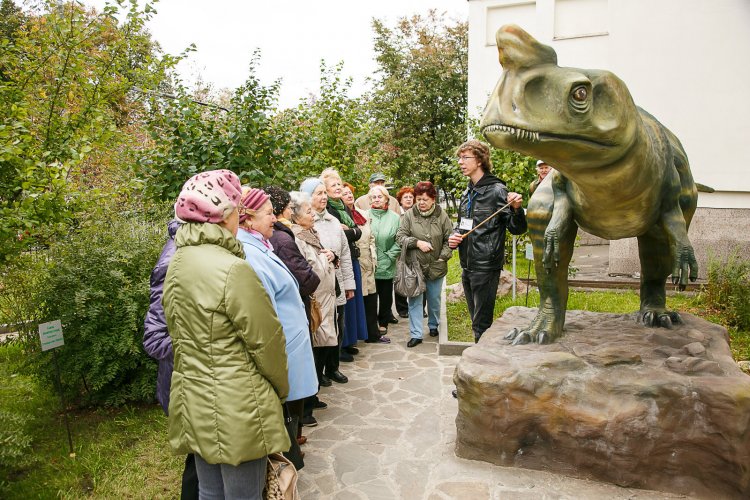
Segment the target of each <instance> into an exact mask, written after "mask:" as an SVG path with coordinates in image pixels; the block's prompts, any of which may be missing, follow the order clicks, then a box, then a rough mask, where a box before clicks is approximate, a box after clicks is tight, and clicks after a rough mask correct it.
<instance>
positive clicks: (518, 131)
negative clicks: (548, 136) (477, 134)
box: [482, 125, 539, 141]
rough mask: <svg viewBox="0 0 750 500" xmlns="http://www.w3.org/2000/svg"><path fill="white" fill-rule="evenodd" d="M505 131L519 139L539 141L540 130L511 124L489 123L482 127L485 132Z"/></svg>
mask: <svg viewBox="0 0 750 500" xmlns="http://www.w3.org/2000/svg"><path fill="white" fill-rule="evenodd" d="M498 131H499V132H505V133H506V134H510V135H513V136H515V137H516V139H518V140H525V141H539V132H535V131H532V130H525V129H522V128H517V127H511V126H509V125H487V126H486V127H484V128H483V129H482V133H484V132H498Z"/></svg>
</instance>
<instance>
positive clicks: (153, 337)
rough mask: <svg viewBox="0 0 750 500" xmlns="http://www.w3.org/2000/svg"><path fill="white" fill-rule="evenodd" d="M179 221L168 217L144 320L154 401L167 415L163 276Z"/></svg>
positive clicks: (169, 364) (168, 348)
mask: <svg viewBox="0 0 750 500" xmlns="http://www.w3.org/2000/svg"><path fill="white" fill-rule="evenodd" d="M178 227H180V223H179V222H177V221H176V220H171V221H169V223H167V232H168V234H169V238H168V239H167V242H166V243H165V244H164V248H163V249H162V251H161V255H160V256H159V260H158V261H156V266H155V267H154V270H153V271H151V304H150V305H149V307H148V312H147V313H146V319H145V320H144V322H143V348H144V349H145V350H146V353H147V354H148V355H149V356H151V357H152V358H154V359H156V360H158V361H159V371H158V374H157V376H156V400H157V401H158V402H159V403H160V404H161V407H162V408H164V413H167V414H168V408H169V388H170V386H171V385H172V368H173V361H172V339H171V338H170V337H169V332H168V331H167V320H166V318H165V317H164V308H163V307H162V305H161V296H162V291H163V287H164V278H165V277H166V276H167V268H168V267H169V261H170V260H172V256H174V252H175V244H174V235H175V233H176V232H177V228H178Z"/></svg>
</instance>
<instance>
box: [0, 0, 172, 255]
mask: <svg viewBox="0 0 750 500" xmlns="http://www.w3.org/2000/svg"><path fill="white" fill-rule="evenodd" d="M123 5H124V2H123V1H122V0H120V1H118V2H117V4H116V5H108V6H106V7H105V8H104V9H103V11H102V12H101V13H98V12H96V11H94V10H87V9H85V8H84V7H82V6H81V5H80V4H79V3H78V2H57V1H53V0H47V1H44V2H42V3H41V8H40V10H39V11H35V12H31V13H29V14H28V15H21V14H19V13H18V11H17V10H14V9H13V7H14V6H13V4H12V2H7V1H4V2H3V4H2V6H1V8H2V10H3V11H6V10H7V11H8V12H13V13H14V14H13V16H12V17H13V19H12V22H11V21H9V20H6V19H5V18H3V23H2V25H0V28H1V29H0V37H2V38H0V75H2V78H0V261H2V260H5V259H8V258H10V257H12V256H14V255H17V254H18V253H19V252H21V251H22V250H24V249H26V248H29V247H31V246H38V245H46V244H48V243H49V242H50V241H51V240H52V239H53V238H54V236H55V235H58V234H61V233H64V232H65V230H66V228H67V227H69V226H70V224H71V223H73V222H74V221H75V216H76V213H77V211H78V210H79V209H80V208H81V206H82V203H83V202H84V201H85V199H86V195H87V194H88V193H91V192H92V191H91V190H92V187H94V186H91V185H87V179H86V176H85V175H82V171H81V168H82V167H84V166H85V165H86V163H85V158H86V156H87V155H88V154H89V153H91V152H92V151H94V150H97V151H106V150H109V149H110V148H112V147H114V146H115V145H116V144H117V143H118V141H117V140H115V139H114V138H115V137H116V136H117V135H118V131H119V130H120V128H122V127H123V126H125V125H127V124H128V123H129V122H130V121H131V119H132V117H133V116H135V115H136V114H137V111H138V109H139V108H141V107H142V105H141V103H140V99H139V96H138V95H137V94H135V93H134V92H133V90H134V88H152V87H155V86H157V85H158V84H159V82H160V81H161V79H162V78H163V74H164V68H165V67H167V66H169V65H171V64H174V62H175V59H174V58H169V57H165V58H161V59H160V58H159V57H157V54H158V48H157V46H156V45H155V44H154V42H152V41H151V39H150V36H149V35H148V33H147V31H146V30H145V22H146V20H147V19H148V18H149V17H150V16H151V13H152V12H153V9H152V8H151V6H150V4H145V6H144V7H143V8H139V7H138V5H137V2H136V1H135V0H132V1H131V2H130V5H129V7H128V10H127V12H125V13H123V14H124V21H123V22H122V23H121V24H120V23H118V20H117V19H118V15H120V14H121V9H123ZM14 23H15V24H14ZM74 180H76V181H77V182H72V181H74Z"/></svg>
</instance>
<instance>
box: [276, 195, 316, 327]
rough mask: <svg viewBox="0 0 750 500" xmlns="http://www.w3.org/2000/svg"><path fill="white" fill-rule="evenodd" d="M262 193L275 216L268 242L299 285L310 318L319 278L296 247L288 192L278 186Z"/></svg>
mask: <svg viewBox="0 0 750 500" xmlns="http://www.w3.org/2000/svg"><path fill="white" fill-rule="evenodd" d="M264 191H265V192H266V194H268V196H269V197H270V199H271V206H272V207H273V214H274V215H275V216H276V222H274V224H273V234H272V235H271V236H270V237H269V238H268V241H269V242H270V243H271V245H272V246H273V253H275V254H276V255H277V256H278V257H279V258H280V259H281V261H282V262H283V263H284V264H285V265H286V267H287V268H289V270H290V271H291V272H292V274H293V275H294V277H295V278H297V283H299V294H300V297H302V303H303V304H305V312H306V314H307V317H308V318H309V316H310V296H311V295H312V294H313V293H315V290H316V289H317V288H318V284H320V278H319V277H318V275H317V274H315V271H314V270H313V268H312V267H311V266H310V264H309V263H308V262H307V260H305V257H304V256H303V255H302V254H301V253H300V251H299V248H298V247H297V242H296V241H295V239H294V233H293V232H292V222H291V220H290V217H291V213H292V209H291V200H292V199H291V196H290V194H289V192H287V191H285V190H284V189H281V188H280V187H278V186H267V187H266V188H265V189H264Z"/></svg>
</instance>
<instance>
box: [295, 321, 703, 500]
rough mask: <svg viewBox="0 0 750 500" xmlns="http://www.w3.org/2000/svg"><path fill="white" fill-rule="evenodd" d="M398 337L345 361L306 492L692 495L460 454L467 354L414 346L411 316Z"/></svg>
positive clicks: (586, 498) (311, 431)
mask: <svg viewBox="0 0 750 500" xmlns="http://www.w3.org/2000/svg"><path fill="white" fill-rule="evenodd" d="M389 337H391V339H392V343H391V344H389V345H375V344H360V346H359V347H360V354H358V355H357V356H356V361H355V362H354V363H342V364H341V370H342V372H343V373H344V374H345V375H346V376H347V377H349V383H348V384H334V385H333V386H332V387H326V388H322V390H321V394H320V397H321V399H322V400H323V401H325V402H326V403H328V404H329V407H328V409H326V410H322V411H317V410H316V412H315V417H316V418H317V420H318V422H319V425H318V426H317V427H305V428H304V429H305V430H304V434H305V435H306V436H308V439H309V441H308V443H307V444H306V445H304V446H303V447H302V449H303V451H305V452H306V456H305V468H304V469H303V470H301V471H300V481H299V483H298V486H299V491H300V496H301V498H303V499H304V500H311V499H312V500H316V499H321V500H323V499H324V500H329V499H341V500H358V499H363V500H365V499H367V500H369V499H384V500H385V499H389V500H390V499H397V500H401V499H405V500H426V499H435V500H438V499H439V500H464V499H466V500H469V499H471V500H484V499H488V500H489V499H492V500H507V499H524V500H526V499H530V498H533V499H537V498H538V499H566V500H567V499H576V500H578V499H581V500H594V499H597V500H598V499H600V498H607V499H616V500H624V499H635V498H637V499H639V500H642V499H647V500H650V499H663V498H669V499H673V498H685V497H683V496H679V495H670V494H669V493H663V492H652V491H644V490H634V489H625V488H619V487H617V486H615V485H611V484H606V483H597V482H594V481H586V480H582V479H573V478H569V477H565V476H562V475H557V474H551V473H546V472H540V471H532V470H526V469H517V468H513V467H499V466H495V465H492V464H489V463H486V462H477V461H471V460H464V459H461V458H458V457H456V455H455V453H454V449H455V445H456V423H455V419H456V415H457V413H458V402H457V401H456V400H455V399H453V397H452V396H451V390H452V389H453V388H454V385H453V373H454V371H455V368H456V364H457V362H458V360H459V357H458V356H438V354H437V344H436V343H435V342H434V339H429V338H426V339H425V342H424V343H423V344H421V345H419V346H418V347H416V348H413V349H407V348H406V341H407V340H408V338H409V335H408V322H406V321H401V322H400V323H399V324H397V325H391V328H390V329H389ZM693 340H694V341H698V342H699V341H700V339H693Z"/></svg>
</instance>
